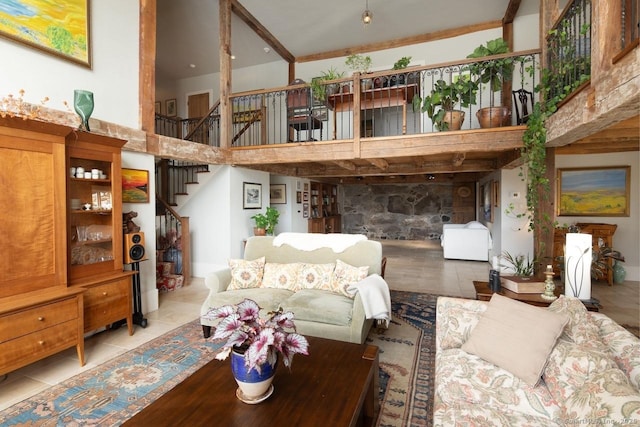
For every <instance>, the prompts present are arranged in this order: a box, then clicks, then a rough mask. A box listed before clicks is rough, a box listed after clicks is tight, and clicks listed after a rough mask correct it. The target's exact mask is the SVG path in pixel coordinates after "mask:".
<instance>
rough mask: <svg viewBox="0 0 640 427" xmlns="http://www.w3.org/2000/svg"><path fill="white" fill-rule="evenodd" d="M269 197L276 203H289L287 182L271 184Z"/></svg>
mask: <svg viewBox="0 0 640 427" xmlns="http://www.w3.org/2000/svg"><path fill="white" fill-rule="evenodd" d="M269 197H270V200H271V203H273V204H274V205H284V204H286V203H287V186H286V184H271V186H270V187H269Z"/></svg>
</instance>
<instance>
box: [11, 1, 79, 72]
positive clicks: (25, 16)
mask: <svg viewBox="0 0 640 427" xmlns="http://www.w3.org/2000/svg"><path fill="white" fill-rule="evenodd" d="M61 8H62V11H63V12H64V13H61V12H62V11H61ZM1 9H2V10H1V11H2V12H3V13H2V19H0V36H2V37H5V38H8V39H11V40H13V41H16V42H19V43H22V44H25V45H28V46H31V47H33V48H36V49H38V50H41V51H43V52H46V53H49V54H52V55H55V56H58V57H60V58H63V59H66V60H68V61H71V62H74V63H76V64H80V65H83V66H85V67H87V68H91V41H90V35H91V31H90V16H91V14H90V10H89V0H66V1H65V2H64V6H61V5H60V3H59V2H52V1H48V0H28V1H20V2H18V1H15V2H9V5H8V6H7V7H4V8H1Z"/></svg>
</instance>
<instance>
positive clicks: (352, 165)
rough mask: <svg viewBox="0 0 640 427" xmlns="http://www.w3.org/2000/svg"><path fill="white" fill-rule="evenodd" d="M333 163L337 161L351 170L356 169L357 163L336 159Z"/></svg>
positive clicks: (342, 166) (337, 163) (339, 164)
mask: <svg viewBox="0 0 640 427" xmlns="http://www.w3.org/2000/svg"><path fill="white" fill-rule="evenodd" d="M332 163H335V164H336V165H338V166H340V167H341V168H343V169H347V170H350V171H354V170H356V165H355V164H354V163H353V162H350V161H348V160H334V161H333V162H332Z"/></svg>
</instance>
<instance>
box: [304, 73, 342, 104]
mask: <svg viewBox="0 0 640 427" xmlns="http://www.w3.org/2000/svg"><path fill="white" fill-rule="evenodd" d="M342 77H344V71H343V72H338V70H336V69H335V68H334V67H331V68H329V69H328V70H327V71H321V72H320V76H318V77H314V78H312V79H311V83H310V86H311V90H312V92H313V97H314V98H315V99H317V100H319V101H324V100H325V98H326V96H327V95H332V94H334V93H338V91H339V89H340V85H339V84H338V83H331V84H326V82H328V81H332V80H337V79H341V78H342Z"/></svg>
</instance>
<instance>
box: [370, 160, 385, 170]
mask: <svg viewBox="0 0 640 427" xmlns="http://www.w3.org/2000/svg"><path fill="white" fill-rule="evenodd" d="M367 161H368V162H369V163H371V164H372V165H374V166H375V167H377V168H378V169H380V170H383V171H386V170H387V169H389V162H387V161H386V160H385V159H367Z"/></svg>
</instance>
